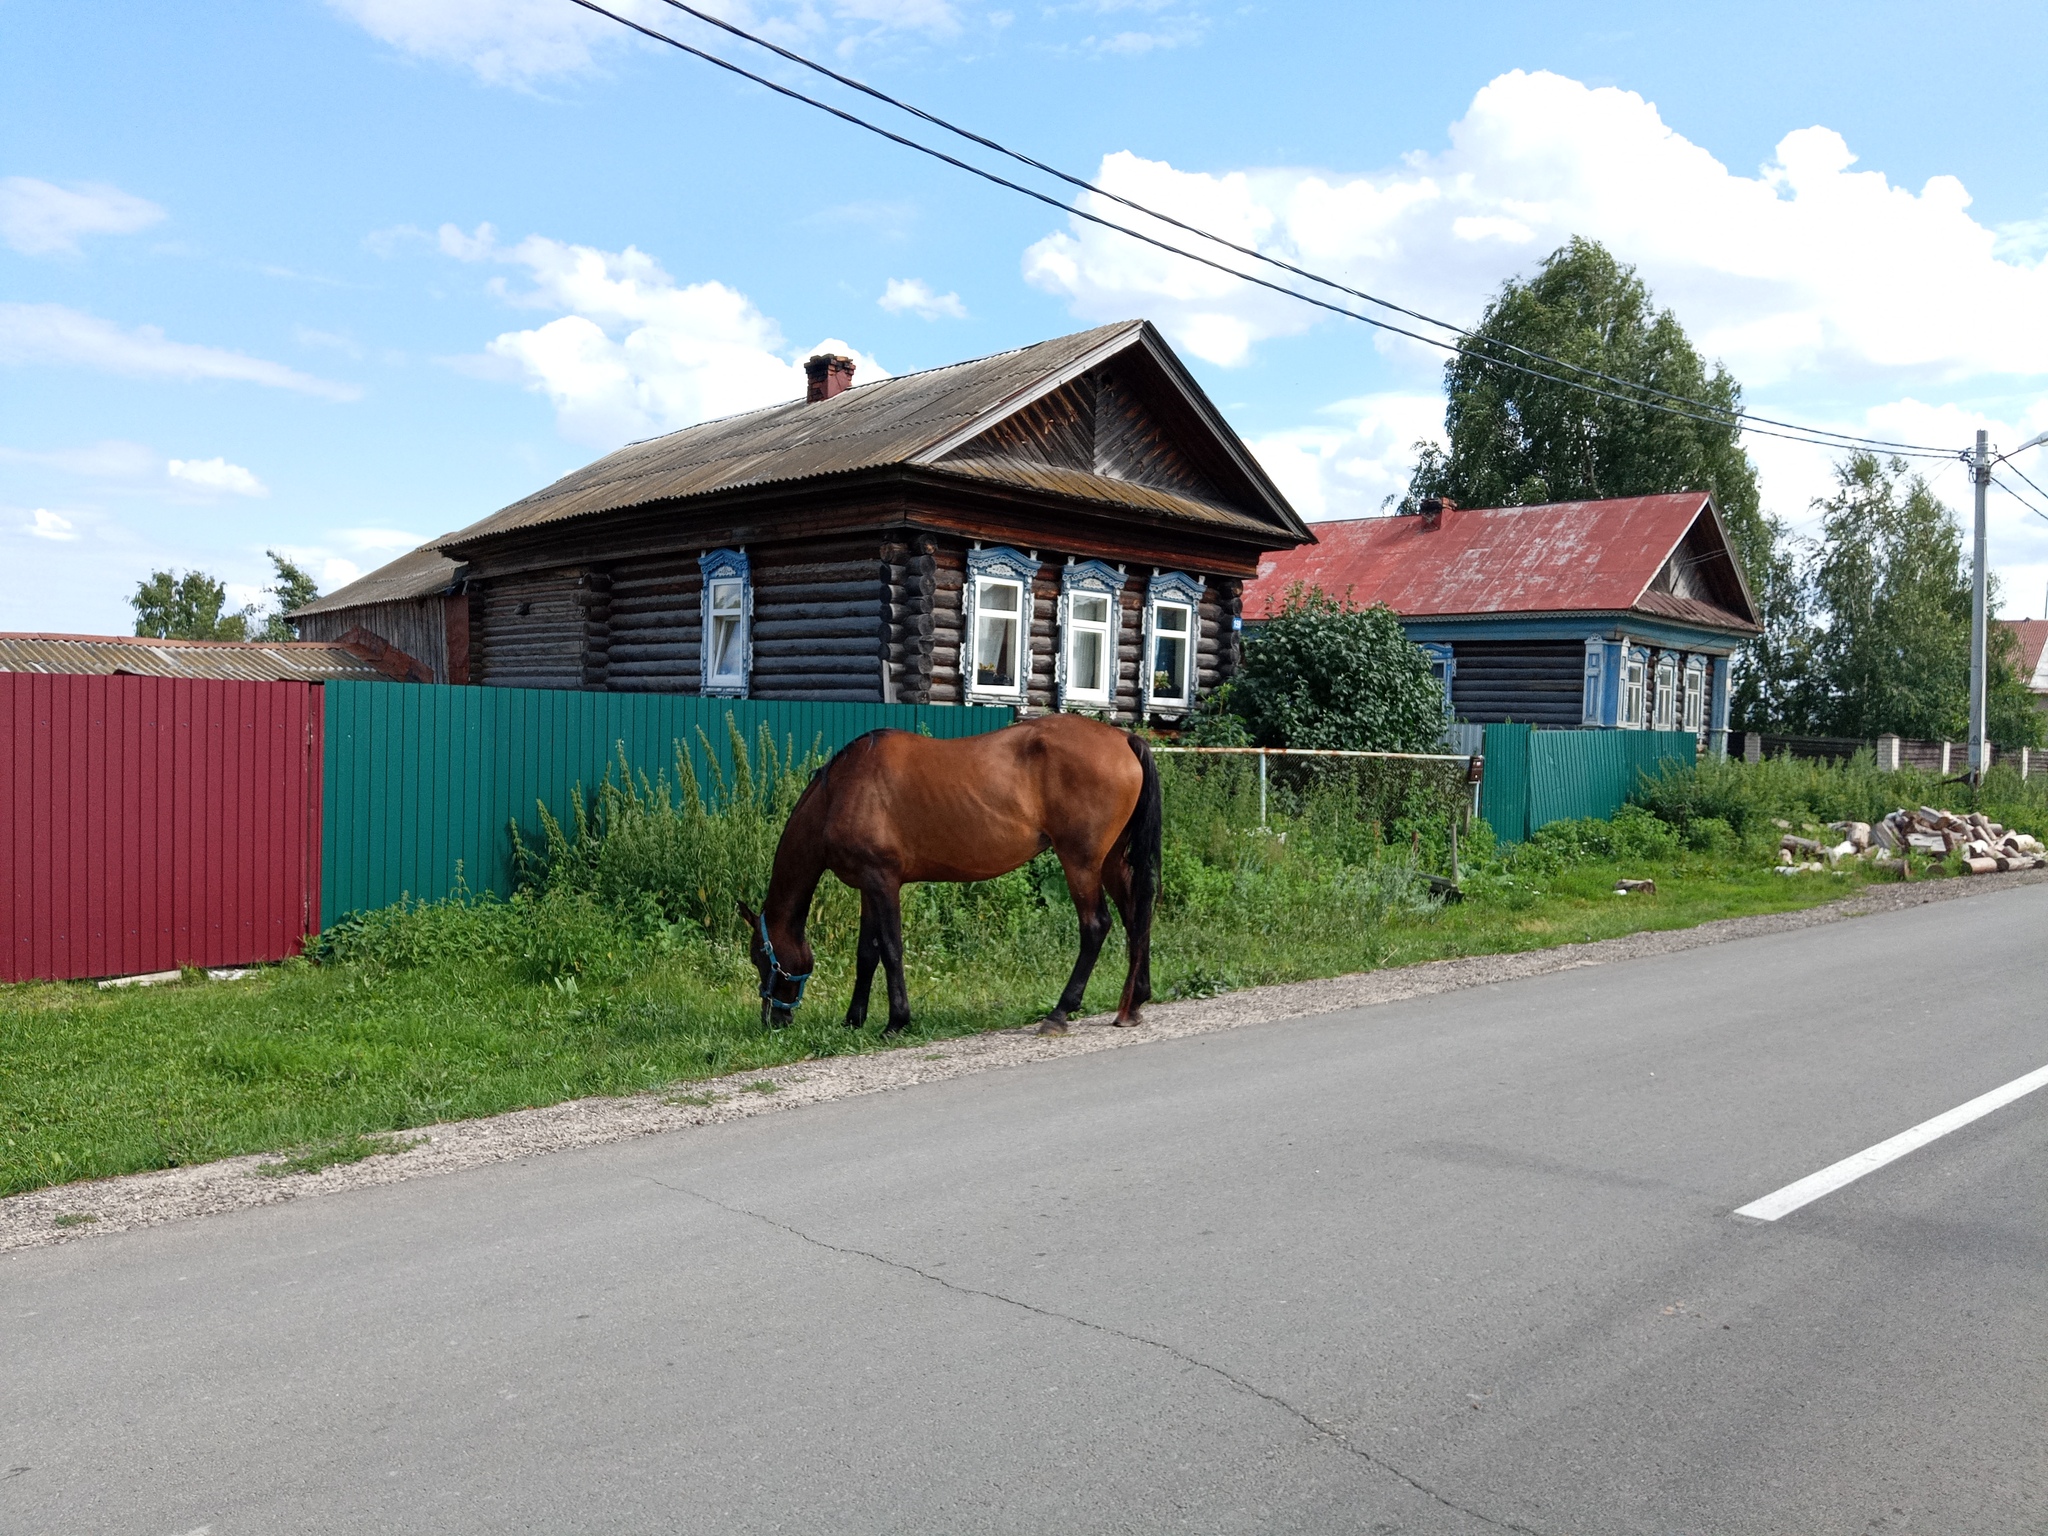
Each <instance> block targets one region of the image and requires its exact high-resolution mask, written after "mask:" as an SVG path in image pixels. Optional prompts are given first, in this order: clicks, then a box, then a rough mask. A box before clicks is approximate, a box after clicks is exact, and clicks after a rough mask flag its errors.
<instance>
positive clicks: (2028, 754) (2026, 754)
mask: <svg viewBox="0 0 2048 1536" xmlns="http://www.w3.org/2000/svg"><path fill="white" fill-rule="evenodd" d="M2033 756H2034V749H2033V748H2032V747H2021V748H2020V782H2021V783H2022V784H2024V783H2026V781H2027V769H2028V768H2029V767H2030V766H2032V760H2033Z"/></svg>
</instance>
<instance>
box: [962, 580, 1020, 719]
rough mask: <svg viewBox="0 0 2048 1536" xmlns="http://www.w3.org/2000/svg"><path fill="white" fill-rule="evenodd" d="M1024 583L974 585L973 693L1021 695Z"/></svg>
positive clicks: (1008, 582) (976, 582) (1005, 582)
mask: <svg viewBox="0 0 2048 1536" xmlns="http://www.w3.org/2000/svg"><path fill="white" fill-rule="evenodd" d="M1023 646H1024V584H1023V583H1022V582H1021V581H1010V580H1007V579H1005V578H1003V577H1000V576H982V577H978V578H976V580H975V583H974V690H975V692H977V693H1021V692H1023V689H1024V685H1023V672H1022V657H1023Z"/></svg>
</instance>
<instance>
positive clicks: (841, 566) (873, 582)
mask: <svg viewBox="0 0 2048 1536" xmlns="http://www.w3.org/2000/svg"><path fill="white" fill-rule="evenodd" d="M747 553H748V559H749V562H750V565H751V568H752V576H753V586H754V670H753V673H752V676H751V677H750V678H749V680H748V687H747V696H748V697H749V698H754V699H818V700H824V701H829V702H835V703H844V704H879V703H881V702H882V683H883V678H882V668H883V664H884V659H885V658H886V656H887V654H888V648H889V643H890V640H891V638H892V637H891V633H890V631H891V627H892V626H891V612H890V608H891V604H890V592H889V584H888V582H887V580H886V579H885V577H886V570H885V564H884V561H883V559H882V545H881V539H880V536H879V534H876V535H870V536H865V537H857V538H853V539H847V540H842V541H837V542H831V543H823V542H820V543H808V542H807V543H804V544H785V545H781V546H774V547H763V548H760V549H754V550H749V551H748V552H747Z"/></svg>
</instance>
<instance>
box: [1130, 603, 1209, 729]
mask: <svg viewBox="0 0 2048 1536" xmlns="http://www.w3.org/2000/svg"><path fill="white" fill-rule="evenodd" d="M1161 609H1169V610H1172V609H1179V610H1184V611H1185V612H1186V614H1187V626H1188V627H1187V632H1186V645H1187V659H1186V662H1185V665H1184V667H1183V671H1182V676H1181V685H1182V691H1181V695H1180V697H1178V698H1169V697H1165V696H1163V695H1161V694H1160V693H1159V691H1158V689H1157V686H1156V682H1157V677H1158V664H1159V650H1158V647H1159V637H1160V626H1159V614H1160V610H1161ZM1167 633H1169V634H1170V633H1172V631H1170V630H1169V631H1167ZM1201 639H1202V583H1201V581H1200V579H1199V578H1197V577H1194V576H1190V575H1188V574H1187V573H1186V572H1184V571H1159V572H1157V573H1155V574H1154V575H1153V577H1152V580H1151V582H1150V583H1149V584H1148V585H1147V587H1146V590H1145V630H1144V639H1143V643H1142V644H1141V645H1140V646H1139V648H1138V689H1139V697H1140V700H1141V705H1142V713H1144V714H1149V715H1184V714H1186V713H1187V712H1188V711H1189V710H1190V709H1192V708H1193V707H1194V703H1195V694H1196V691H1197V690H1198V689H1199V687H1200V686H1201V670H1202V667H1201V661H1200V658H1199V657H1198V656H1197V655H1196V652H1197V650H1198V649H1199V648H1200V645H1201Z"/></svg>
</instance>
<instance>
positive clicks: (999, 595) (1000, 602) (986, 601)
mask: <svg viewBox="0 0 2048 1536" xmlns="http://www.w3.org/2000/svg"><path fill="white" fill-rule="evenodd" d="M1017 597H1018V588H1017V584H1016V583H1015V582H1013V581H988V582H983V583H982V587H981V606H982V607H984V608H990V609H995V610H997V611H998V612H1002V613H1015V612H1016V611H1017Z"/></svg>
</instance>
